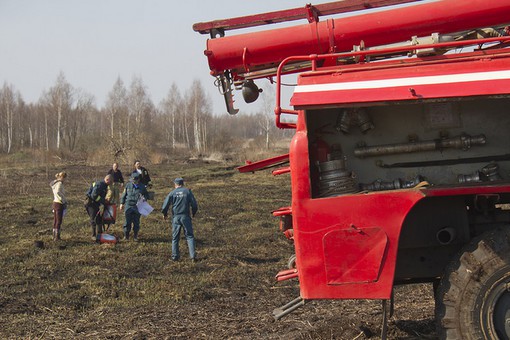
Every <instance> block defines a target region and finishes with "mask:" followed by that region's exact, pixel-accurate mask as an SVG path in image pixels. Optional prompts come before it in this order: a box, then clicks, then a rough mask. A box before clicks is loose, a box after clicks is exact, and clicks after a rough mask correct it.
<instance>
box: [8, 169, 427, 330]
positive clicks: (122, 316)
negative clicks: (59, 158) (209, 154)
mask: <svg viewBox="0 0 510 340" xmlns="http://www.w3.org/2000/svg"><path fill="white" fill-rule="evenodd" d="M108 168H109V167H108V166H107V165H105V166H104V167H89V166H78V165H74V166H58V167H57V166H53V167H40V168H37V167H32V168H27V167H20V166H18V167H15V166H13V167H4V168H3V169H0V178H1V181H0V192H1V194H0V338H2V339H53V338H55V339H85V338H92V339H189V338H192V339H225V338H232V339H368V338H374V339H376V338H379V334H380V330H381V324H380V323H381V309H382V308H381V303H380V301H370V300H347V301H338V300H337V301H328V300H324V301H310V302H308V303H307V304H306V305H305V306H304V307H302V308H300V309H298V310H297V311H295V312H293V313H292V314H290V315H288V316H286V317H284V318H283V319H281V320H280V321H274V320H273V317H272V311H273V309H275V308H277V307H280V306H282V305H284V304H286V303H287V302H289V301H291V300H293V299H294V298H296V297H297V296H298V295H299V286H298V281H297V279H294V280H290V281H284V282H281V283H277V282H276V281H275V279H274V276H275V274H276V273H277V272H278V271H280V270H283V269H287V262H288V259H289V257H290V256H291V255H292V254H293V246H292V245H291V244H290V243H289V242H288V241H287V240H286V238H285V237H284V236H283V234H282V233H281V232H280V231H279V230H278V220H277V219H276V218H275V217H273V216H272V215H271V211H272V210H275V209H277V208H279V207H283V206H288V205H290V177H289V175H282V176H277V177H273V176H272V175H271V173H270V172H268V171H263V172H260V173H255V174H240V173H238V172H237V170H235V167H234V166H227V165H219V164H207V163H203V162H180V163H176V164H173V165H159V166H148V168H149V171H150V172H151V176H152V178H153V184H154V187H153V190H154V191H155V200H154V201H152V202H151V203H152V205H153V206H154V207H155V208H156V209H155V211H154V212H153V213H152V214H151V215H150V216H148V217H147V218H142V222H141V230H140V235H139V236H140V242H138V243H135V242H133V241H128V242H120V243H119V244H117V245H106V244H103V245H100V244H96V243H94V242H93V241H92V240H91V239H90V234H91V233H90V227H89V225H88V217H87V215H86V212H85V210H84V208H83V206H82V201H83V196H84V193H85V192H86V190H87V187H88V185H90V183H91V182H92V181H93V180H94V179H99V178H102V177H103V176H104V174H105V173H106V171H107V170H108ZM60 170H66V171H67V172H68V174H69V177H68V178H67V182H66V183H65V189H66V192H67V196H68V198H69V201H70V205H69V210H68V214H67V216H66V217H65V218H64V223H63V227H62V238H63V240H62V241H60V242H53V241H51V234H52V231H51V229H52V213H51V201H52V194H51V189H50V187H49V185H48V183H49V182H50V180H52V179H53V176H54V174H55V173H56V172H57V171H60ZM121 170H123V171H124V173H126V172H128V169H126V168H121ZM177 176H183V177H184V178H185V179H186V181H187V186H188V187H190V188H191V189H192V190H193V192H194V194H195V196H196V197H197V200H198V203H199V213H198V214H197V216H196V218H195V219H194V221H193V223H194V228H195V234H196V243H197V252H198V257H199V261H198V262H197V263H191V262H190V261H189V259H188V258H187V246H186V242H185V240H184V239H183V240H181V244H180V246H181V247H180V248H181V252H182V257H181V261H179V262H172V261H170V255H171V245H170V226H169V222H167V221H164V220H163V218H162V215H161V214H160V213H159V210H160V207H161V204H162V202H163V199H164V197H165V196H166V194H167V193H168V192H169V191H170V189H171V186H172V183H171V182H172V179H173V178H175V177H177ZM123 221H124V217H123V216H119V217H118V219H117V224H116V225H114V226H112V228H111V229H110V231H111V232H113V233H114V234H117V235H118V236H121V232H122V223H123ZM36 241H42V242H43V246H42V247H37V246H36ZM433 313H434V303H433V298H432V287H431V286H430V285H426V284H421V285H409V286H402V287H398V288H397V289H396V291H395V312H394V315H393V316H392V317H391V318H390V320H389V328H388V338H390V339H435V325H434V318H433Z"/></svg>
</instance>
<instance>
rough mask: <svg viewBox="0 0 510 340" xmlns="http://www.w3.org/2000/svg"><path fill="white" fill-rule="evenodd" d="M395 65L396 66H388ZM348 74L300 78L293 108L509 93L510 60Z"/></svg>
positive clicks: (448, 61) (471, 61) (369, 70)
mask: <svg viewBox="0 0 510 340" xmlns="http://www.w3.org/2000/svg"><path fill="white" fill-rule="evenodd" d="M392 63H393V65H397V64H398V63H399V61H394V62H392ZM390 65H391V64H388V67H386V68H379V69H372V70H371V69H370V65H367V71H364V72H357V73H354V72H353V73H350V72H345V73H342V72H341V70H340V69H339V72H331V73H329V74H325V73H322V74H318V75H315V76H311V73H310V74H307V75H304V76H302V77H300V79H299V85H298V87H297V88H296V90H295V92H294V95H293V97H292V99H291V105H294V106H295V107H297V108H303V107H309V106H315V105H320V106H327V105H334V104H337V105H342V104H345V103H349V104H355V103H360V104H361V103H374V102H387V101H402V100H416V99H432V98H448V97H465V96H480V95H506V94H510V56H508V55H507V56H506V57H501V56H500V57H498V58H494V59H490V58H489V57H488V56H483V57H480V59H478V60H466V61H459V62H457V63H452V62H451V60H448V59H446V60H445V62H444V63H437V62H436V63H433V64H429V65H413V67H400V68H392V67H391V66H390Z"/></svg>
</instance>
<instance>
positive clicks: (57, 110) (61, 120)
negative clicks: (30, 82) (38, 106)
mask: <svg viewBox="0 0 510 340" xmlns="http://www.w3.org/2000/svg"><path fill="white" fill-rule="evenodd" d="M45 102H46V105H47V110H48V113H49V114H50V115H51V116H53V117H56V121H57V126H56V148H57V149H60V144H61V141H62V139H63V138H64V130H65V129H66V124H67V123H68V118H69V112H70V111H71V108H72V105H73V87H72V86H71V84H69V83H68V82H67V80H66V78H65V76H64V73H63V72H60V73H59V75H58V77H57V81H56V83H55V85H54V86H53V87H51V88H50V90H49V91H48V92H47V93H46V95H45Z"/></svg>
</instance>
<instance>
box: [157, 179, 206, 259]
mask: <svg viewBox="0 0 510 340" xmlns="http://www.w3.org/2000/svg"><path fill="white" fill-rule="evenodd" d="M174 185H175V189H174V190H172V191H171V192H170V193H169V194H168V196H166V198H165V201H164V202H163V206H162V207H161V212H162V213H163V216H164V218H165V220H166V219H167V216H168V210H169V208H170V205H171V206H172V260H173V261H177V260H179V239H180V236H181V228H183V229H184V235H185V236H186V241H187V242H188V250H189V257H190V258H191V260H192V261H193V262H194V261H195V260H196V252H195V237H194V235H193V225H192V223H191V217H195V214H196V213H197V211H198V204H197V200H196V199H195V196H193V193H192V192H191V190H190V189H188V188H185V187H184V179H182V178H180V177H179V178H176V179H175V180H174Z"/></svg>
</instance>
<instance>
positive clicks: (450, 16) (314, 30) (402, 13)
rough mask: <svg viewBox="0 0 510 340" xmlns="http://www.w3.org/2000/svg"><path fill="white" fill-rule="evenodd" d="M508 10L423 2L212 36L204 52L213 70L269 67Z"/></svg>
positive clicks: (454, 26) (496, 5)
mask: <svg viewBox="0 0 510 340" xmlns="http://www.w3.org/2000/svg"><path fill="white" fill-rule="evenodd" d="M509 16H510V0H501V1H485V0H472V1H465V0H443V1H434V2H428V3H421V2H418V3H417V4H415V5H412V6H408V7H403V8H397V9H391V10H385V11H379V12H375V13H369V14H361V15H355V16H350V17H345V18H340V19H330V20H327V21H324V22H320V23H311V24H305V25H299V26H294V27H287V28H280V29H274V30H267V31H262V32H253V33H247V34H240V35H236V36H230V37H223V38H217V39H210V40H208V42H207V49H206V52H205V54H206V55H207V57H208V60H209V67H210V69H211V71H212V74H213V75H214V74H221V73H222V72H223V71H224V70H240V71H246V69H247V68H248V69H250V68H251V69H254V68H256V67H267V65H270V64H278V63H279V62H280V61H282V60H283V59H285V58H286V57H289V56H296V55H309V54H324V53H328V52H329V51H330V50H331V48H333V47H334V48H335V50H336V51H350V50H352V46H353V45H359V44H360V42H361V41H362V40H363V42H364V45H365V46H366V47H374V46H380V45H385V44H390V43H395V42H400V41H406V40H409V39H410V38H411V37H412V36H425V35H429V34H432V33H436V32H437V33H442V34H444V33H451V32H458V31H464V30H469V29H473V28H479V27H490V26H493V25H502V24H505V23H507V22H508V17H509ZM332 27H334V29H333V32H332V31H331V29H332ZM331 42H334V45H335V46H331ZM234 73H235V72H234Z"/></svg>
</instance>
